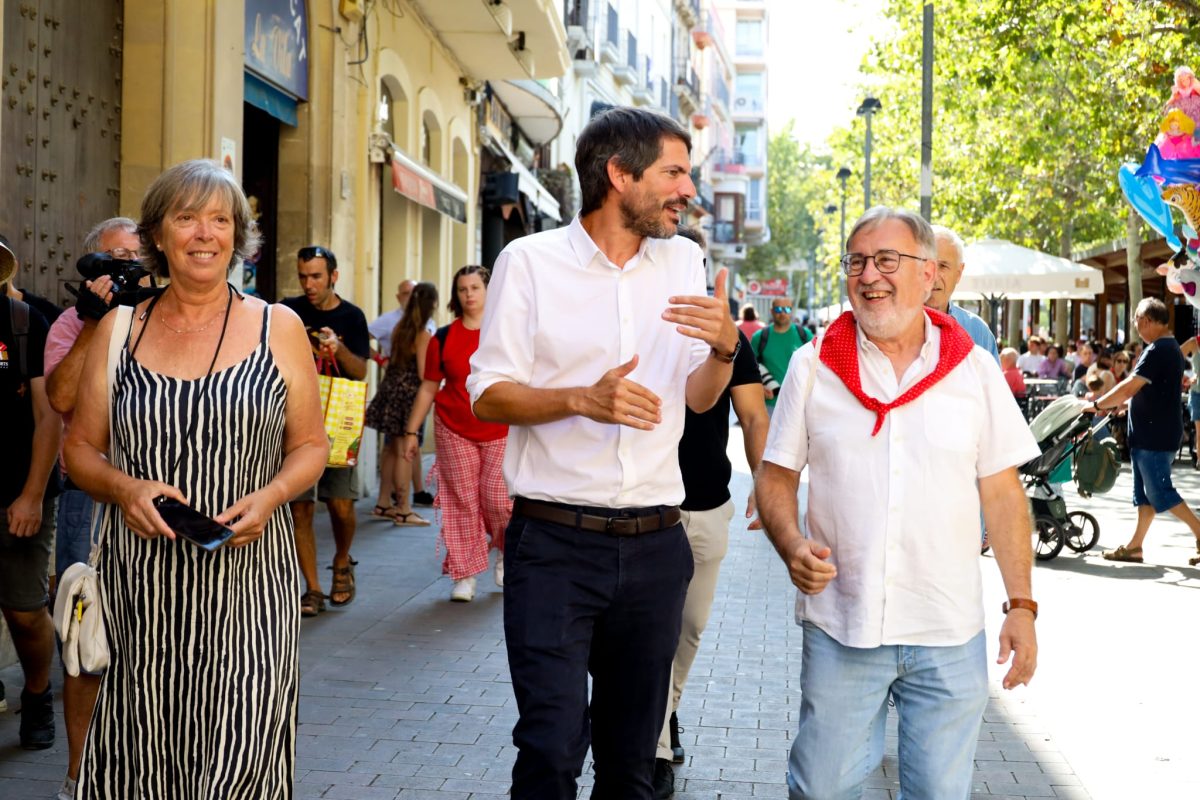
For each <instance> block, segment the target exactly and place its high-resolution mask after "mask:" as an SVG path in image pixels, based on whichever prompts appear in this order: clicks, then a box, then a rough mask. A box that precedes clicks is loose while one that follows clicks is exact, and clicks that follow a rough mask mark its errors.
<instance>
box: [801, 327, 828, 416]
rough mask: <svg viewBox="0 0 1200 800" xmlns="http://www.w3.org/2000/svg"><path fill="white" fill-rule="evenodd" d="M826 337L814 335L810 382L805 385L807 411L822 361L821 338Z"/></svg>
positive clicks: (809, 372) (809, 371)
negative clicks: (818, 367) (818, 366)
mask: <svg viewBox="0 0 1200 800" xmlns="http://www.w3.org/2000/svg"><path fill="white" fill-rule="evenodd" d="M822 338H824V337H821V336H814V337H813V360H812V366H811V367H809V369H808V383H807V384H806V385H805V387H804V407H805V409H806V411H805V413H807V409H808V398H810V397H812V390H813V384H814V383H816V380H817V365H818V364H820V363H821V339H822Z"/></svg>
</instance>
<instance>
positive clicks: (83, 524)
mask: <svg viewBox="0 0 1200 800" xmlns="http://www.w3.org/2000/svg"><path fill="white" fill-rule="evenodd" d="M83 249H84V250H85V251H87V252H89V253H103V254H105V255H107V256H109V257H111V258H114V259H119V260H125V261H135V260H137V259H138V251H139V250H140V249H141V243H140V242H139V241H138V236H137V223H136V222H134V221H133V220H132V219H129V218H128V217H114V218H112V219H107V220H104V221H103V222H101V223H99V224H98V225H96V227H94V228H92V230H91V232H90V233H88V235H87V238H85V239H84V242H83ZM112 286H113V283H112V278H111V276H108V275H102V276H100V277H99V278H97V279H96V280H94V281H88V282H87V284H86V290H87V291H90V292H92V293H94V294H95V295H97V296H98V297H99V298H100V299H102V300H103V301H105V304H108V303H111V302H112V296H113V295H112V291H111V290H112ZM99 322H100V321H99V320H98V319H94V318H92V317H91V316H84V315H81V314H80V313H79V311H78V306H77V307H76V308H70V309H67V310H66V311H65V312H63V313H62V314H61V315H60V316H59V318H58V319H57V320H55V321H54V324H53V325H51V326H50V333H49V335H47V337H46V364H45V367H46V395H47V396H48V397H49V400H50V405H51V407H53V408H54V410H55V411H56V412H58V413H59V414H60V415H61V416H62V420H63V425H64V429H66V430H69V429H70V425H71V421H72V419H73V412H74V411H75V401H76V399H77V397H78V395H79V376H80V375H81V374H82V372H83V366H84V363H85V361H86V359H87V353H88V350H89V349H90V348H91V343H92V335H93V334H94V333H95V332H96V328H97V326H98V325H99ZM62 468H63V475H64V484H63V491H62V494H60V495H59V496H58V528H57V530H56V532H55V537H54V565H55V566H54V574H55V575H58V576H59V577H60V578H61V576H62V575H63V574H64V573H65V572H66V571H67V568H68V567H70V566H71V565H72V564H77V563H85V564H86V563H87V561H88V556H89V555H90V554H91V550H92V542H93V533H94V531H93V520H92V498H91V497H90V496H88V493H87V492H85V491H83V490H82V489H80V488H79V486H78V485H76V484H75V482H74V481H72V480H71V476H70V475H69V474H68V473H67V472H66V464H65V463H64V464H63V465H62ZM99 689H100V675H99V674H95V675H92V674H89V673H88V672H86V671H85V670H83V668H82V667H81V668H80V671H79V674H78V675H71V674H69V673H67V672H66V670H64V671H63V722H64V727H66V729H67V776H66V778H65V779H64V781H63V787H62V789H61V790H60V792H59V800H70V799H71V798H73V797H74V796H75V782H76V780H77V779H78V778H79V760H80V758H81V757H82V755H83V740H84V737H85V736H87V729H88V723H89V722H90V721H91V719H92V710H93V709H94V708H95V706H96V693H97V692H98V691H99Z"/></svg>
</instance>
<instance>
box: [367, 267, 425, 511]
mask: <svg viewBox="0 0 1200 800" xmlns="http://www.w3.org/2000/svg"><path fill="white" fill-rule="evenodd" d="M437 298H438V292H437V287H436V286H434V285H433V284H432V283H428V282H426V281H422V282H421V283H418V284H417V285H416V286H415V287H413V290H412V296H411V297H410V298H409V299H408V306H407V307H406V308H405V310H404V316H403V317H401V318H400V321H399V322H397V323H396V328H395V330H394V331H393V332H392V354H391V357H390V358H389V359H388V367H387V372H385V373H384V375H383V381H381V382H380V384H379V390H378V391H376V392H375V397H373V398H372V399H371V404H370V405H369V406H367V426H368V427H371V428H374V429H375V430H377V431H379V432H380V433H382V434H384V435H386V436H387V437H388V445H387V446H388V447H389V448H390V449H391V453H390V457H391V459H392V463H393V464H394V465H395V466H394V468H393V469H394V472H393V475H394V476H395V477H394V480H395V486H397V487H405V488H404V491H401V492H399V493H398V494H396V495H395V498H396V503H395V505H392V503H391V498H392V487H390V486H384V485H383V484H382V483H381V484H380V486H379V502H378V503H376V505H375V511H374V512H373V513H374V514H375V515H376V516H385V517H387V518H389V519H391V520H392V522H393V523H394V524H396V525H401V526H410V527H411V526H426V525H428V524H429V520H427V519H425V518H424V517H422V516H421V515H420V514H418V513H416V512H415V511H413V510H412V505H411V504H410V503H409V500H408V490H407V487H408V484H409V483H410V482H411V481H412V462H411V461H409V460H408V459H406V458H405V457H404V439H405V436H404V432H405V431H406V430H409V428H408V427H406V426H407V425H408V416H409V414H410V413H411V412H412V407H413V401H414V400H416V398H417V390H419V389H420V388H421V375H422V369H423V368H424V366H425V359H426V349H427V348H428V346H429V340H430V339H432V338H433V337H432V336H430V334H429V331H428V330H426V325H427V324H428V322H429V320H430V319H432V318H433V310H434V308H436V307H437ZM416 433H417V436H416V438H417V440H418V442H420V441H421V440H422V438H423V437H422V435H421V432H420V431H417V432H416ZM385 494H386V495H387V496H386V497H385ZM385 502H386V503H387V505H384V503H385Z"/></svg>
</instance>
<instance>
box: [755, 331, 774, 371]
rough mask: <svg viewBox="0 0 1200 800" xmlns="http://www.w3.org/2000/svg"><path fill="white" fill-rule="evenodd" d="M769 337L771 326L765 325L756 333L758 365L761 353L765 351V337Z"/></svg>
mask: <svg viewBox="0 0 1200 800" xmlns="http://www.w3.org/2000/svg"><path fill="white" fill-rule="evenodd" d="M770 335H771V326H770V325H767V326H766V327H764V328H763V329H762V330H761V331H759V332H758V363H760V364H761V363H762V357H763V351H764V350H766V349H767V337H768V336H770Z"/></svg>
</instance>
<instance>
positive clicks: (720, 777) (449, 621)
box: [0, 436, 1089, 800]
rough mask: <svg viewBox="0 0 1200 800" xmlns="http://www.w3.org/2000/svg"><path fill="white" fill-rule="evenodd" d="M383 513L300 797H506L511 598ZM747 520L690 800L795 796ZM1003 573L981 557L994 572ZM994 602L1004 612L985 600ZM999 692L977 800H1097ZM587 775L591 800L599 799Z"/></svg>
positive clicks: (780, 627) (759, 561)
mask: <svg viewBox="0 0 1200 800" xmlns="http://www.w3.org/2000/svg"><path fill="white" fill-rule="evenodd" d="M738 438H739V437H736V436H735V437H734V439H735V441H736V440H737V439H738ZM738 447H739V448H740V442H739V443H738ZM734 449H735V448H733V447H731V454H734V455H735V456H736V455H738V454H736V453H733V451H734ZM748 485H749V479H748V476H747V475H746V474H745V473H744V472H737V473H735V490H734V495H735V497H738V498H742V497H744V496H745V492H746V489H747V488H748ZM372 503H373V500H364V501H362V502H361V503H360V504H359V505H360V509H361V513H362V514H363V516H362V521H361V522H360V528H359V536H358V539H357V540H356V545H355V549H354V553H355V557H356V558H357V559H358V560H359V562H360V563H359V566H358V585H359V596H358V599H357V600H356V601H355V602H354V603H353V604H352V605H350V606H348V607H346V608H345V609H334V610H330V611H328V612H327V613H325V614H323V615H322V616H320V617H319V618H317V619H315V620H311V621H306V622H305V623H304V630H303V635H302V639H301V671H302V675H303V678H302V684H301V693H302V696H301V699H300V709H299V719H300V727H299V743H298V754H297V776H296V777H297V796H298V797H300V798H328V799H329V800H372V799H373V798H380V799H381V800H392V798H399V800H422V799H424V800H468V799H469V798H470V799H471V800H487V798H491V797H497V796H503V795H505V794H506V792H507V790H508V776H509V770H510V768H511V765H512V760H513V756H514V748H513V746H512V742H511V738H510V730H511V726H512V723H513V721H514V719H515V715H516V709H515V704H514V700H513V698H512V692H511V687H510V684H509V682H508V671H507V666H506V661H505V653H504V639H503V631H502V627H501V602H502V599H501V593H500V590H499V589H497V588H496V587H495V586H494V584H493V583H492V581H491V578H490V576H487V575H485V576H481V579H480V584H479V585H480V589H481V591H480V594H479V595H478V597H477V599H476V600H475V602H473V603H470V604H452V603H450V602H448V601H447V598H448V595H449V589H450V584H449V581H448V580H446V579H444V578H439V577H438V572H439V570H438V563H439V562H438V558H437V555H436V553H435V540H436V532H435V531H436V529H435V528H424V529H417V528H395V527H392V526H391V525H390V524H388V523H386V522H383V521H373V520H369V519H368V518H367V517H366V516H365V515H366V512H367V510H368V509H369V508H370V506H371V504H372ZM422 511H423V512H424V513H425V514H426V516H432V514H431V513H430V510H428V509H423V510H422ZM318 525H319V526H322V528H319V533H318V538H319V539H320V540H321V542H322V544H323V545H324V549H323V553H322V558H328V543H329V534H328V520H327V518H326V517H324V516H320V515H319V516H318ZM744 525H745V523H744V521H740V520H735V523H734V528H735V529H734V531H733V532H732V535H731V542H730V548H729V554H728V556H727V557H726V560H725V563H724V565H723V568H722V574H721V580H720V586H719V589H718V594H717V598H716V602H715V604H714V607H713V611H712V618H711V621H710V623H709V627H708V630H707V632H706V633H705V636H704V641H703V645H702V647H701V651H700V653H699V654H698V656H697V658H696V662H695V666H694V668H693V670H692V674H691V678H690V681H689V684H688V687H687V690H686V691H685V693H684V696H683V701H682V705H681V708H680V711H679V718H680V722H681V725H682V726H683V727H684V729H685V730H684V733H683V737H682V739H683V743H684V746H685V747H686V750H687V763H686V764H684V765H683V766H681V767H679V768H678V770H677V776H678V779H677V786H678V791H677V792H676V798H678V800H700V799H701V798H703V800H714V798H723V799H724V800H743V799H748V798H762V797H773V798H781V797H785V796H786V790H785V789H784V771H785V759H786V757H787V751H788V747H789V745H790V741H791V737H792V734H793V729H794V726H795V720H796V714H797V711H798V708H799V692H798V685H799V668H798V665H799V650H800V644H801V636H800V632H799V630H798V628H796V627H795V626H794V625H793V624H791V610H792V598H793V590H792V588H791V586H790V584H789V582H788V580H787V575H786V572H785V571H784V569H783V567H782V565H781V564H780V563H779V561H778V559H777V558H776V556H775V554H774V552H773V551H772V549H771V547H770V545H769V544H768V543H767V542H766V541H765V540H764V539H763V538H762V537H761V535H759V534H756V533H750V532H747V531H746V530H745V528H744ZM994 572H995V569H994V567H993V566H992V565H991V564H990V563H988V564H985V574H988V573H994ZM992 582H993V583H994V580H993V581H992ZM326 588H327V589H328V586H326ZM989 591H992V592H993V593H994V591H996V589H995V586H989ZM989 598H990V596H989ZM990 605H999V602H998V600H997V602H995V603H994V604H993V603H991V602H990V599H989V606H990ZM988 623H989V631H994V630H995V627H994V626H995V625H998V624H999V623H998V620H997V619H996V618H994V617H993V616H992V615H991V614H989V617H988ZM989 638H994V636H993V635H992V633H989ZM993 647H994V643H993ZM998 675H999V673H998V672H997V673H994V675H993V678H996V677H997V676H998ZM0 678H2V679H3V680H4V682H5V683H6V684H7V686H8V687H10V695H11V694H12V693H13V692H14V691H15V687H17V686H19V683H20V678H19V671H18V670H16V669H15V668H10V669H8V670H5V671H4V672H3V673H2V674H0ZM993 687H994V689H993V698H992V701H991V702H990V703H989V707H988V710H987V714H986V717H985V724H984V727H983V732H982V734H981V737H980V743H979V751H978V755H977V760H976V780H975V787H974V791H975V795H973V796H975V797H989V798H1026V797H1068V798H1087V797H1089V795H1088V793H1087V792H1086V791H1085V790H1084V789H1083V787H1082V786H1080V785H1079V783H1080V782H1079V780H1078V778H1077V777H1076V776H1075V775H1074V773H1073V772H1072V770H1071V767H1070V766H1069V765H1068V764H1067V763H1066V761H1065V759H1064V758H1063V756H1062V755H1061V754H1060V753H1059V752H1058V750H1057V747H1056V744H1055V742H1054V740H1053V738H1052V737H1051V736H1050V735H1049V733H1048V732H1047V731H1045V730H1043V728H1042V727H1041V726H1040V725H1039V723H1038V721H1037V719H1036V718H1035V717H1034V716H1033V715H1031V714H1028V713H1026V711H1025V707H1024V705H1023V702H1022V698H1023V695H1022V694H1021V693H1020V692H1018V693H1016V694H1006V696H1005V697H1003V698H1002V697H1000V696H999V695H1000V689H999V685H998V681H997V680H993ZM13 705H16V703H13ZM894 725H895V720H894V719H891V720H889V736H888V741H887V744H888V756H887V758H886V759H885V761H884V764H883V767H882V768H881V769H880V770H879V771H877V772H876V773H875V774H874V775H873V776H872V777H871V779H870V782H869V784H868V785H869V787H870V788H868V790H867V793H866V795H865V797H866V798H868V800H885V799H886V798H892V797H894V796H895V794H896V790H897V787H898V781H897V777H896V776H897V762H896V759H895V755H894V754H895V749H896V748H895V743H896V739H895V736H894V734H895V727H894ZM16 727H17V718H16V717H15V716H14V715H13V714H11V713H8V714H2V715H0V797H3V798H6V800H24V799H25V798H38V799H39V800H41V799H42V798H51V797H53V796H54V792H55V791H56V790H57V788H58V783H59V781H60V780H61V775H62V765H63V763H64V761H65V758H66V746H65V736H64V735H63V734H62V731H61V726H60V735H59V743H58V745H56V746H55V747H54V748H53V749H51V750H48V751H43V752H41V753H27V752H24V751H22V750H20V749H18V748H17V747H16V738H17V731H16ZM589 769H590V764H589V766H588V769H585V774H584V776H583V779H582V780H581V784H582V786H583V788H582V789H581V792H580V797H588V795H589V789H588V786H589V785H590V775H589V771H588V770H589Z"/></svg>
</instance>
